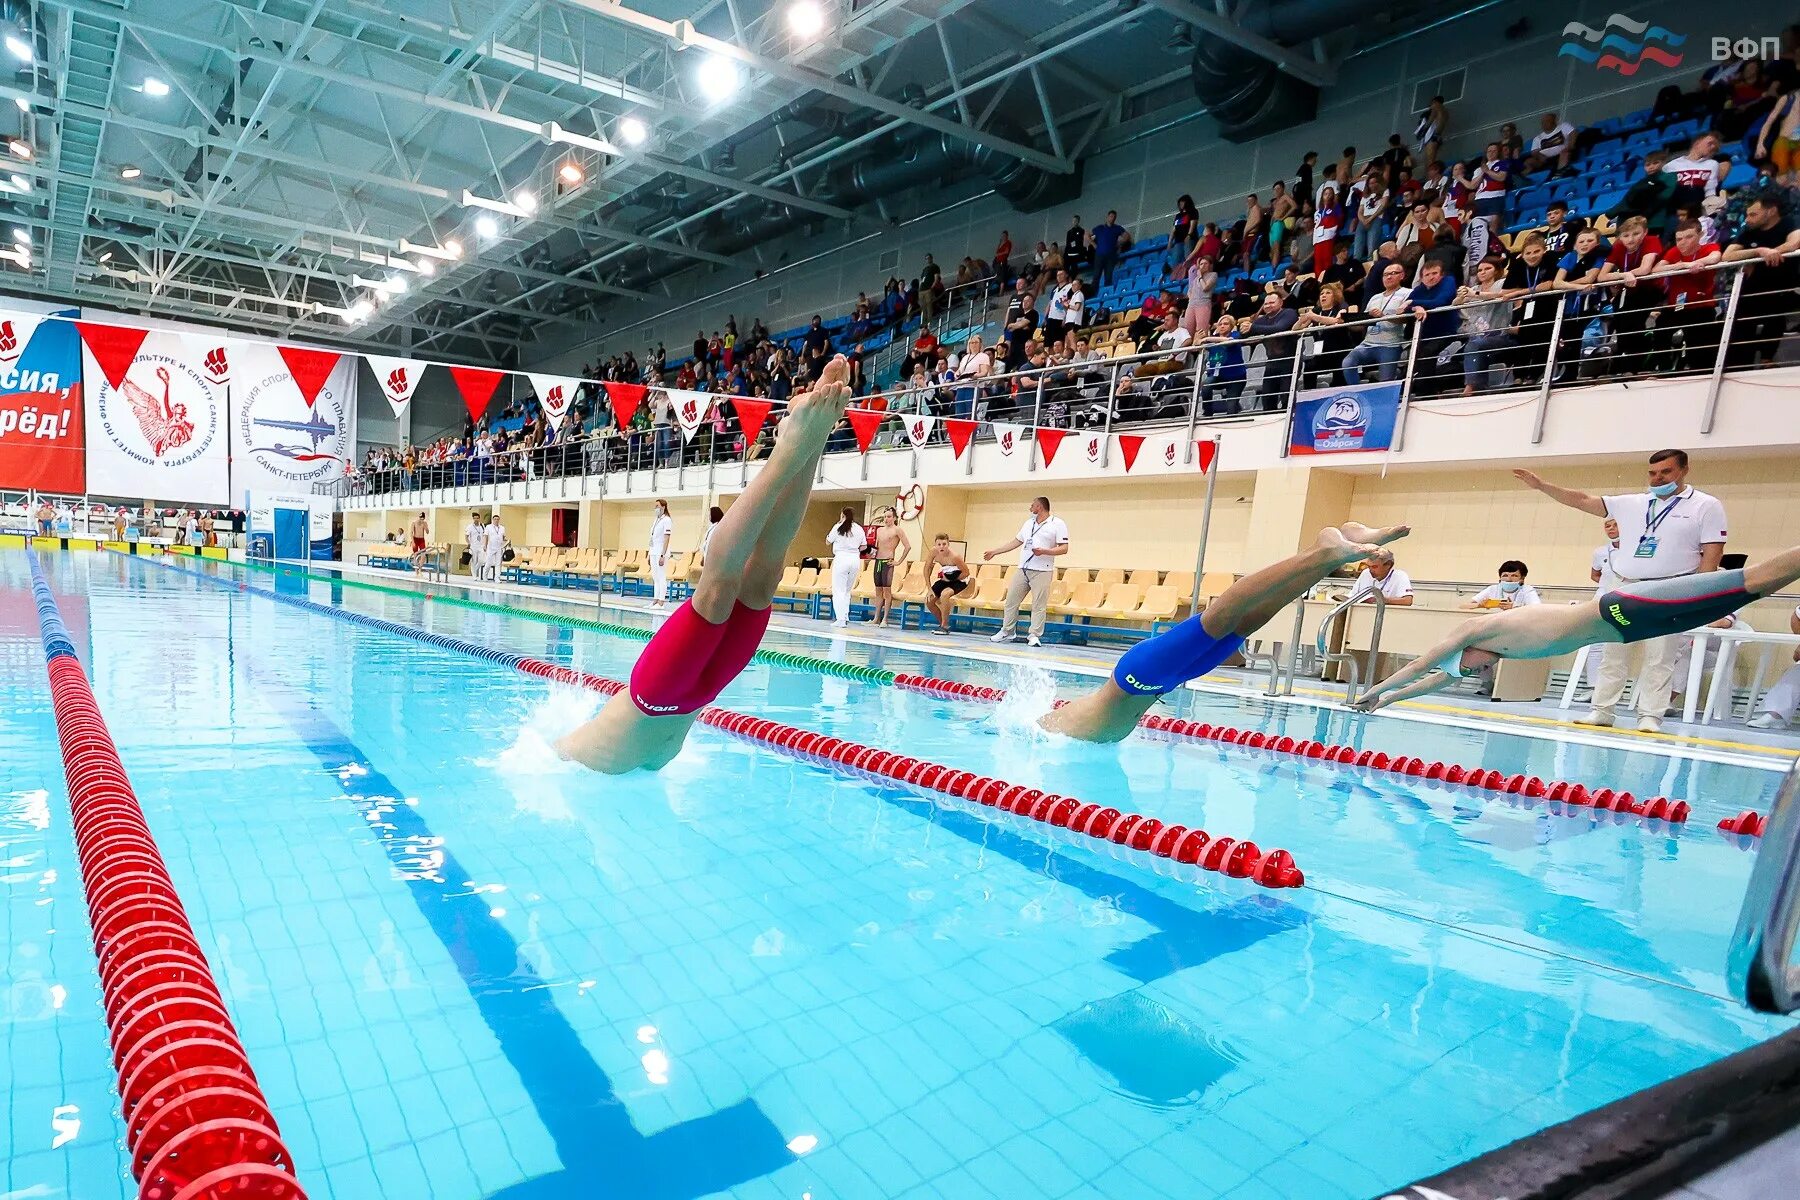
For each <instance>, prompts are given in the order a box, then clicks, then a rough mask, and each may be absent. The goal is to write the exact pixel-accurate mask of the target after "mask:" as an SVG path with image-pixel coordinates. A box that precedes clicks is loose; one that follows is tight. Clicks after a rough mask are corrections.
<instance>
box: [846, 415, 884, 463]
mask: <svg viewBox="0 0 1800 1200" xmlns="http://www.w3.org/2000/svg"><path fill="white" fill-rule="evenodd" d="M885 416H887V414H886V413H879V412H870V411H869V410H867V409H864V408H846V409H845V410H844V417H845V418H846V419H847V420H848V421H849V422H850V428H851V429H853V430H855V431H856V448H857V449H858V450H861V451H862V452H863V453H864V454H867V453H868V452H869V446H870V444H871V443H873V442H874V441H875V431H876V430H877V429H880V428H881V420H882V418H883V417H885Z"/></svg>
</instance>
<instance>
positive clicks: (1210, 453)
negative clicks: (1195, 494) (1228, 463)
mask: <svg viewBox="0 0 1800 1200" xmlns="http://www.w3.org/2000/svg"><path fill="white" fill-rule="evenodd" d="M1198 444H1199V447H1200V473H1201V474H1202V475H1204V474H1206V473H1207V472H1208V471H1210V470H1212V465H1213V459H1214V458H1216V457H1218V453H1219V443H1218V442H1216V441H1214V440H1213V439H1212V438H1207V439H1205V440H1204V441H1201V442H1200V443H1198Z"/></svg>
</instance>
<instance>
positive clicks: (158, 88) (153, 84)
mask: <svg viewBox="0 0 1800 1200" xmlns="http://www.w3.org/2000/svg"><path fill="white" fill-rule="evenodd" d="M168 94H169V85H168V84H166V83H164V82H163V81H162V80H160V79H158V78H157V77H156V76H154V75H146V76H144V95H146V96H166V95H168Z"/></svg>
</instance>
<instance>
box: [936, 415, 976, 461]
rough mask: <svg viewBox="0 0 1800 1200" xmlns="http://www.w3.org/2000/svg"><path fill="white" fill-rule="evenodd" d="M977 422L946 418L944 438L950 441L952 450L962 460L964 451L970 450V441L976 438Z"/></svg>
mask: <svg viewBox="0 0 1800 1200" xmlns="http://www.w3.org/2000/svg"><path fill="white" fill-rule="evenodd" d="M976 424H977V423H976V422H974V421H963V420H959V419H957V418H956V417H945V418H944V436H946V437H948V438H949V439H950V449H951V450H953V451H955V452H956V457H958V458H961V457H962V456H963V451H964V450H967V449H968V448H969V439H970V438H973V437H974V436H975V427H976Z"/></svg>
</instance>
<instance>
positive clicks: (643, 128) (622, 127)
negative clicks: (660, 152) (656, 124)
mask: <svg viewBox="0 0 1800 1200" xmlns="http://www.w3.org/2000/svg"><path fill="white" fill-rule="evenodd" d="M619 140H620V141H621V142H624V143H625V144H626V145H627V146H641V145H643V144H644V143H645V142H647V141H649V140H650V127H649V126H648V125H645V124H644V123H643V121H641V120H639V119H638V118H637V117H620V118H619Z"/></svg>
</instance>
